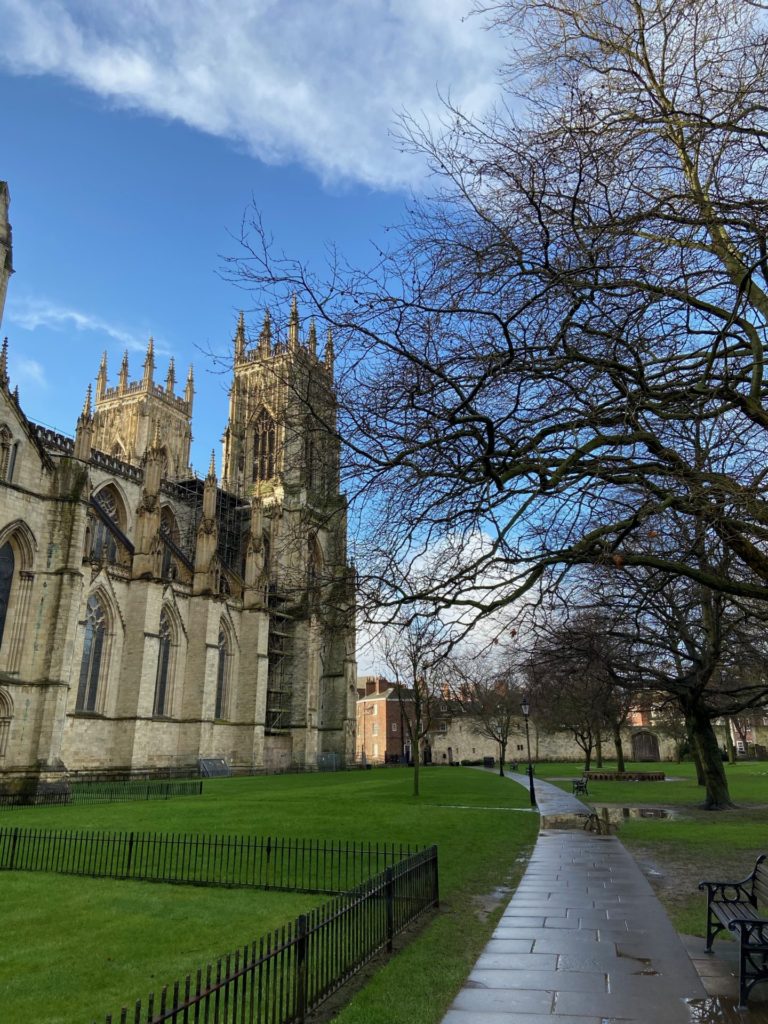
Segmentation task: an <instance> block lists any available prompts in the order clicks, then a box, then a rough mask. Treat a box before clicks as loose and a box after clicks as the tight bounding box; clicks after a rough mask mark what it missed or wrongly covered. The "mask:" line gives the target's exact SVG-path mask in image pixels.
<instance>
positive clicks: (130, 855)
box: [125, 832, 133, 878]
mask: <svg viewBox="0 0 768 1024" xmlns="http://www.w3.org/2000/svg"><path fill="white" fill-rule="evenodd" d="M132 864H133V832H131V834H130V836H129V837H128V863H127V864H126V866H125V873H126V875H128V877H129V878H130V875H131V865H132Z"/></svg>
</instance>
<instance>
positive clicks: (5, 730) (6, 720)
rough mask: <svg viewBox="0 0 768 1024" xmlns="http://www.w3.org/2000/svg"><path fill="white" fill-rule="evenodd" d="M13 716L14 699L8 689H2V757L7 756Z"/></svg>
mask: <svg viewBox="0 0 768 1024" xmlns="http://www.w3.org/2000/svg"><path fill="white" fill-rule="evenodd" d="M12 718H13V701H12V700H11V695H10V693H8V691H7V690H0V757H5V752H6V750H7V749H8V734H9V732H10V731H11V719H12Z"/></svg>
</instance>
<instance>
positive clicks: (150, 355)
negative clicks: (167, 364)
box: [144, 334, 155, 385]
mask: <svg viewBox="0 0 768 1024" xmlns="http://www.w3.org/2000/svg"><path fill="white" fill-rule="evenodd" d="M154 373H155V339H154V338H153V337H152V335H151V334H150V336H149V343H148V345H147V355H146V358H145V359H144V384H145V385H151V384H152V383H153V377H154Z"/></svg>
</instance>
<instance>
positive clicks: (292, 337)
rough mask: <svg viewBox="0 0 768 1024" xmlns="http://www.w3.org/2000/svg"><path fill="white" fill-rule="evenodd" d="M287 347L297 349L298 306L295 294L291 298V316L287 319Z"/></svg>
mask: <svg viewBox="0 0 768 1024" xmlns="http://www.w3.org/2000/svg"><path fill="white" fill-rule="evenodd" d="M288 347H289V348H291V349H297V348H298V347H299V304H298V302H297V301H296V293H295V292H294V294H293V295H292V297H291V315H290V317H289V319H288Z"/></svg>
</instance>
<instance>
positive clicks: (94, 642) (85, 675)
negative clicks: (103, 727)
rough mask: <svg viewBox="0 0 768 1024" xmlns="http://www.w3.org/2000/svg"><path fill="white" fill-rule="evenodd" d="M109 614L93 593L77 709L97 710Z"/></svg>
mask: <svg viewBox="0 0 768 1024" xmlns="http://www.w3.org/2000/svg"><path fill="white" fill-rule="evenodd" d="M106 635H107V616H106V613H105V611H104V606H103V605H102V603H101V601H100V600H99V598H98V597H97V596H96V595H95V594H92V595H91V596H90V597H89V598H88V604H87V606H86V610H85V636H84V638H83V657H82V660H81V661H80V679H79V681H78V684H77V700H76V702H75V710H76V711H96V710H97V707H98V696H99V681H100V679H101V676H102V673H103V668H104V661H105V650H106Z"/></svg>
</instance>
